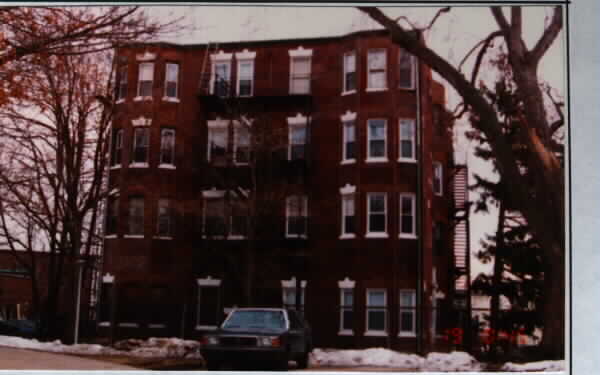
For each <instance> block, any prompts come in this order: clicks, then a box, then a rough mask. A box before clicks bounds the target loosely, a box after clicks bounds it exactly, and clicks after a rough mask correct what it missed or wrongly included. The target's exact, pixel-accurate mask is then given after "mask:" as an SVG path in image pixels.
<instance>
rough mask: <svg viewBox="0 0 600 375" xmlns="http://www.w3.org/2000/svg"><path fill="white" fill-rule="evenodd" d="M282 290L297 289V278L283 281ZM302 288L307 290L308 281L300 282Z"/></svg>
mask: <svg viewBox="0 0 600 375" xmlns="http://www.w3.org/2000/svg"><path fill="white" fill-rule="evenodd" d="M281 287H282V288H295V287H296V276H293V277H292V278H291V279H289V280H281ZM300 287H301V288H306V280H300Z"/></svg>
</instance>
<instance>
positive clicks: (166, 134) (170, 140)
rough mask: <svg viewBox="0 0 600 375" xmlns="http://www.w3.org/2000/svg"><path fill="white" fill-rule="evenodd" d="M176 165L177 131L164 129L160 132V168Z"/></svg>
mask: <svg viewBox="0 0 600 375" xmlns="http://www.w3.org/2000/svg"><path fill="white" fill-rule="evenodd" d="M174 164H175V130H174V129H162V130H161V132H160V166H161V167H167V166H173V165H174Z"/></svg>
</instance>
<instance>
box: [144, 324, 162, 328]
mask: <svg viewBox="0 0 600 375" xmlns="http://www.w3.org/2000/svg"><path fill="white" fill-rule="evenodd" d="M148 328H150V329H162V328H167V325H166V324H148Z"/></svg>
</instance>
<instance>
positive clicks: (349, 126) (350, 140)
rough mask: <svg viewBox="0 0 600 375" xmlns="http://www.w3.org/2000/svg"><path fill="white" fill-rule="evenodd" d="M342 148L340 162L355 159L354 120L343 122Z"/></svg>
mask: <svg viewBox="0 0 600 375" xmlns="http://www.w3.org/2000/svg"><path fill="white" fill-rule="evenodd" d="M343 129H344V130H343V131H344V134H343V135H344V149H343V150H342V162H346V163H348V162H352V161H355V160H356V123H355V121H354V120H350V121H346V122H344V123H343Z"/></svg>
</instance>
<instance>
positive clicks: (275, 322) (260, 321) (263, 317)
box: [223, 310, 285, 330]
mask: <svg viewBox="0 0 600 375" xmlns="http://www.w3.org/2000/svg"><path fill="white" fill-rule="evenodd" d="M223 328H224V329H247V328H262V329H273V330H277V329H285V318H284V316H283V312H282V311H264V310H241V311H239V310H238V311H234V312H232V313H231V316H230V317H229V318H228V319H227V320H226V321H225V323H224V324H223Z"/></svg>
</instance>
